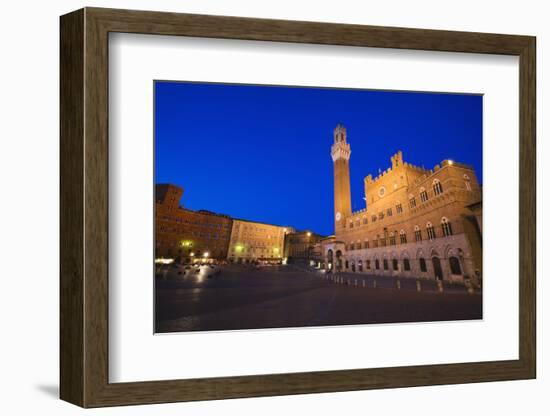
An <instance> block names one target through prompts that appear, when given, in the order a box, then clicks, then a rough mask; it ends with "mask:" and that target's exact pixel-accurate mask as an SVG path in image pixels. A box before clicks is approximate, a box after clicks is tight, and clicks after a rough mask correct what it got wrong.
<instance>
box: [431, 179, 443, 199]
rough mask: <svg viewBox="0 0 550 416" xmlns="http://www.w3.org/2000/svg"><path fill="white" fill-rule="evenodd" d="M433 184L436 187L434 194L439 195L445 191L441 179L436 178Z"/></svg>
mask: <svg viewBox="0 0 550 416" xmlns="http://www.w3.org/2000/svg"><path fill="white" fill-rule="evenodd" d="M432 186H433V189H434V195H439V194H441V193H443V186H442V185H441V182H440V181H439V179H434V181H433V184H432Z"/></svg>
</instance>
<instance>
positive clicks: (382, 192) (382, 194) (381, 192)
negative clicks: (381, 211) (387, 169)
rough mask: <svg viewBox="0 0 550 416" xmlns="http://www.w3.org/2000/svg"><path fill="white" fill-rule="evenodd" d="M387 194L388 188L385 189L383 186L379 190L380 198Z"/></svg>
mask: <svg viewBox="0 0 550 416" xmlns="http://www.w3.org/2000/svg"><path fill="white" fill-rule="evenodd" d="M385 193H386V188H384V187H383V186H381V187H380V188H379V189H378V196H379V197H380V198H382V197H383V196H384V194H385Z"/></svg>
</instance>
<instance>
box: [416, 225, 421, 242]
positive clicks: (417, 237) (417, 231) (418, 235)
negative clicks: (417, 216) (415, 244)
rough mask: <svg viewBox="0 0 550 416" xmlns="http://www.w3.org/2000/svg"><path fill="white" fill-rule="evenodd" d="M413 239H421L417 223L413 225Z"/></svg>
mask: <svg viewBox="0 0 550 416" xmlns="http://www.w3.org/2000/svg"><path fill="white" fill-rule="evenodd" d="M414 239H415V240H416V241H422V231H420V227H419V226H418V225H415V226H414Z"/></svg>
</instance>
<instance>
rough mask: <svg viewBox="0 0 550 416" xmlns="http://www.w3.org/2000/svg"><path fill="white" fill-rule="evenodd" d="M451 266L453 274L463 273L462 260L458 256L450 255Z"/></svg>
mask: <svg viewBox="0 0 550 416" xmlns="http://www.w3.org/2000/svg"><path fill="white" fill-rule="evenodd" d="M449 266H450V267H451V273H452V274H462V270H461V268H460V262H459V261H458V259H457V258H456V257H449Z"/></svg>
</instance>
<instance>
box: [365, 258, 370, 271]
mask: <svg viewBox="0 0 550 416" xmlns="http://www.w3.org/2000/svg"><path fill="white" fill-rule="evenodd" d="M365 264H366V266H367V269H368V270H370V260H365Z"/></svg>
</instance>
